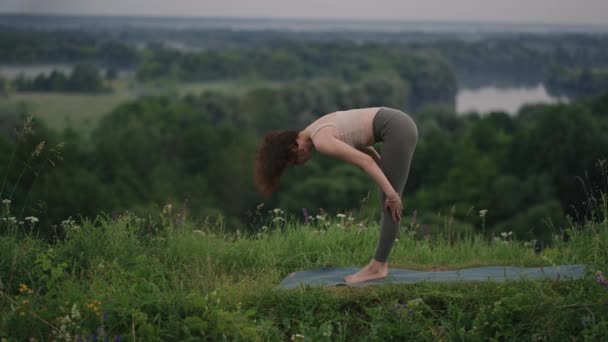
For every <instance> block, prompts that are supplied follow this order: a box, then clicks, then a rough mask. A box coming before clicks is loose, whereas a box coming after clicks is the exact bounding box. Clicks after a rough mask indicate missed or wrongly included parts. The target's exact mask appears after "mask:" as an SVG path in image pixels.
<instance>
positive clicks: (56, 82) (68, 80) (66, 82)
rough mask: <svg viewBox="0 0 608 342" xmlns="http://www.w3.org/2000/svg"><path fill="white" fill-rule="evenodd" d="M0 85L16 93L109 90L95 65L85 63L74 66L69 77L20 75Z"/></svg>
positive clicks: (55, 73)
mask: <svg viewBox="0 0 608 342" xmlns="http://www.w3.org/2000/svg"><path fill="white" fill-rule="evenodd" d="M110 75H114V73H112V74H110ZM110 78H111V77H110ZM0 84H5V85H6V87H8V86H9V84H10V86H11V88H12V89H14V90H16V91H39V92H45V91H52V92H80V93H92V92H93V93H94V92H102V91H109V90H110V89H109V88H107V87H105V86H104V80H103V76H102V75H101V73H100V71H99V68H98V67H97V66H96V65H95V64H87V63H79V64H76V65H75V66H74V69H73V70H72V72H71V73H70V74H69V75H66V74H64V73H63V72H61V71H57V70H53V71H52V72H51V73H50V74H49V75H48V76H47V75H46V74H44V73H41V74H39V75H38V76H36V77H35V78H33V79H28V78H26V77H25V76H24V75H23V74H20V75H19V76H17V77H16V78H15V79H13V80H10V82H9V81H7V80H2V79H1V78H0ZM0 89H2V87H1V86H0Z"/></svg>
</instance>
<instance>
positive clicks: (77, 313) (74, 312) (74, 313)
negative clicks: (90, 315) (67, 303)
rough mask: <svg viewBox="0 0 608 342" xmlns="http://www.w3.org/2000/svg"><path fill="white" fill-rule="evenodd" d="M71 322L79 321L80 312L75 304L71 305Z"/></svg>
mask: <svg viewBox="0 0 608 342" xmlns="http://www.w3.org/2000/svg"><path fill="white" fill-rule="evenodd" d="M71 316H72V320H74V321H76V320H78V319H80V310H78V306H76V304H74V305H72V315H71Z"/></svg>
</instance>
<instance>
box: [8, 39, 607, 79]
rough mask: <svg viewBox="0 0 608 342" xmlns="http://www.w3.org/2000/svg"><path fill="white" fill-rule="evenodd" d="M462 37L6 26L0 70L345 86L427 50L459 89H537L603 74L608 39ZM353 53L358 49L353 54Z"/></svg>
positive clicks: (426, 52)
mask: <svg viewBox="0 0 608 342" xmlns="http://www.w3.org/2000/svg"><path fill="white" fill-rule="evenodd" d="M465 38H466V39H465ZM465 38H463V37H459V36H457V35H446V34H418V33H379V32H327V33H310V32H308V33H296V32H279V31H230V30H205V31H201V30H198V31H197V30H183V31H175V30H159V29H149V30H145V29H131V30H129V29H126V28H120V29H116V30H114V31H112V30H110V31H108V32H105V31H104V32H79V31H70V30H64V31H25V30H16V29H12V28H8V27H5V28H3V29H1V30H0V51H4V52H3V53H2V54H0V63H45V62H74V61H82V60H87V61H90V60H95V61H97V62H99V63H103V64H104V65H105V66H115V67H133V68H134V67H137V69H138V74H139V75H140V77H141V78H142V79H151V78H157V77H175V78H178V79H184V80H207V79H231V78H234V77H235V76H236V77H240V76H242V75H247V76H251V75H258V76H262V77H264V78H272V79H286V78H293V77H308V76H310V74H311V73H318V72H321V70H323V71H322V72H323V73H327V70H330V73H331V74H332V75H340V76H343V77H345V79H346V80H350V79H352V77H357V75H358V74H361V73H362V72H365V71H366V69H365V68H369V67H370V66H369V65H365V64H366V63H370V62H369V60H366V61H364V63H363V65H361V55H362V54H371V55H376V56H373V57H371V59H375V61H374V62H371V64H372V65H371V66H372V67H373V68H372V69H371V70H374V71H375V70H376V69H375V67H378V65H376V64H377V63H376V62H377V61H378V58H377V57H378V56H377V55H379V53H377V51H387V49H388V51H392V52H391V56H388V57H389V58H387V59H386V60H384V61H382V62H381V63H380V64H382V68H386V67H387V65H389V64H391V63H393V61H392V60H391V58H395V57H397V58H398V57H399V55H400V54H401V55H403V54H406V55H407V54H410V53H412V51H415V52H416V53H421V51H423V52H422V53H423V55H424V54H428V53H429V51H435V52H436V55H439V56H441V57H443V59H444V60H445V61H447V62H448V63H449V64H450V65H451V66H452V68H453V69H454V71H455V72H456V74H457V78H458V79H459V80H460V81H461V83H463V84H466V85H467V86H476V85H478V86H481V85H484V84H497V83H498V84H500V83H504V84H507V85H508V84H515V85H521V84H522V83H528V84H537V83H540V82H543V81H547V80H549V79H550V78H552V77H553V75H551V73H552V72H553V71H554V70H555V67H556V66H557V67H565V68H581V69H590V68H606V67H608V35H605V34H504V35H498V34H496V35H488V36H486V37H484V38H481V39H477V40H472V39H470V37H465ZM336 42H341V43H339V44H336ZM142 43H143V44H142ZM163 46H164V47H163ZM357 46H365V47H361V48H360V49H357V48H356V47H357ZM375 46H380V47H381V48H380V49H378V48H375ZM309 49H312V50H321V52H323V53H324V54H325V55H323V54H319V51H312V52H310V53H309V51H308V50H309ZM325 50H328V51H325ZM341 50H342V51H341ZM324 56H326V57H327V58H323V57H324ZM344 56H346V57H344ZM349 56H353V60H349ZM334 57H337V59H333V58H334ZM174 58H177V60H174ZM318 58H321V59H320V60H319V59H318ZM254 63H255V64H254ZM248 65H256V67H251V66H248ZM257 66H259V70H258V68H257ZM273 67H276V68H273Z"/></svg>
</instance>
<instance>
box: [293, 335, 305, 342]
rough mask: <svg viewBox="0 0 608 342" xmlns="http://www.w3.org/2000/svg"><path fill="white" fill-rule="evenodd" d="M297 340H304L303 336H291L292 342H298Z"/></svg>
mask: <svg viewBox="0 0 608 342" xmlns="http://www.w3.org/2000/svg"><path fill="white" fill-rule="evenodd" d="M298 339H300V340H303V339H304V335H302V334H293V335H291V340H292V341H295V340H298Z"/></svg>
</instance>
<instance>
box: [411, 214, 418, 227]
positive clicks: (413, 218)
mask: <svg viewBox="0 0 608 342" xmlns="http://www.w3.org/2000/svg"><path fill="white" fill-rule="evenodd" d="M417 214H418V210H414V213H413V214H412V227H413V226H415V225H416V215H417Z"/></svg>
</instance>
